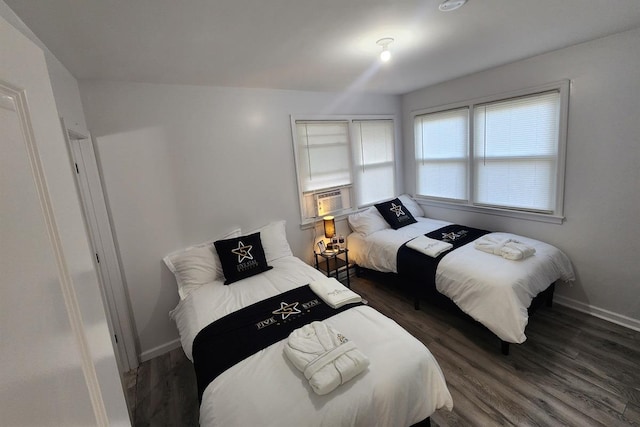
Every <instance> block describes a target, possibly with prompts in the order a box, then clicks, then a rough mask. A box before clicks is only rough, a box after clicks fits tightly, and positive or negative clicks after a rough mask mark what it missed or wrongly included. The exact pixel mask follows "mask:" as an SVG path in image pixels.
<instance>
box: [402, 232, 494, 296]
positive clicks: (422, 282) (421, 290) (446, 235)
mask: <svg viewBox="0 0 640 427" xmlns="http://www.w3.org/2000/svg"><path fill="white" fill-rule="evenodd" d="M487 233H490V231H487V230H481V229H478V228H472V227H466V226H463V225H458V224H451V225H447V226H446V227H442V228H439V229H437V230H435V231H432V232H430V233H427V234H425V236H427V237H430V238H432V239H436V240H442V241H444V242H448V243H451V244H452V245H453V248H452V249H450V250H448V251H446V252H444V253H442V254H440V255H439V256H437V257H436V258H432V257H430V256H428V255H425V254H423V253H421V252H418V251H416V250H414V249H411V248H409V247H407V244H406V243H405V244H404V245H402V246H401V247H400V249H398V255H397V269H398V275H400V276H401V277H405V278H407V279H409V281H410V285H411V288H412V291H413V294H414V296H415V297H416V298H419V297H422V296H424V295H428V294H429V293H433V292H434V291H436V269H437V268H438V263H439V262H440V260H441V259H442V258H444V257H445V256H446V255H447V254H448V253H450V252H451V251H453V250H455V249H457V248H459V247H460V246H463V245H466V244H467V243H470V242H473V241H474V240H476V239H477V238H479V237H481V236H484V235H485V234H487Z"/></svg>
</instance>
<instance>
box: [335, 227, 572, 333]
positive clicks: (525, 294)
mask: <svg viewBox="0 0 640 427" xmlns="http://www.w3.org/2000/svg"><path fill="white" fill-rule="evenodd" d="M416 220H417V222H416V223H415V224H411V225H408V226H406V227H403V228H400V229H398V230H393V229H384V230H379V231H376V232H374V233H371V234H370V235H368V236H362V235H361V234H358V233H351V234H350V235H349V236H348V238H347V244H348V248H349V258H350V259H351V260H353V262H355V263H356V264H358V265H359V266H360V267H364V268H369V269H372V270H376V271H382V272H391V273H397V259H396V256H397V252H398V249H399V248H400V246H402V245H403V244H404V243H406V242H407V241H408V240H410V239H412V238H414V237H417V236H420V235H424V234H426V233H429V232H431V231H434V230H437V229H439V228H441V227H444V226H446V225H449V224H451V223H449V222H445V221H440V220H434V219H430V218H423V217H419V218H416ZM490 235H491V236H495V237H499V238H511V239H514V240H518V241H520V242H523V243H525V244H527V245H529V246H532V247H534V248H535V250H536V253H535V255H534V256H531V257H529V258H526V259H524V260H520V261H512V260H507V259H504V258H502V257H500V256H497V255H493V254H488V253H485V252H482V251H479V250H477V249H475V247H474V245H473V243H469V244H467V245H464V246H462V247H460V248H458V249H456V250H454V251H451V252H449V253H448V254H447V255H445V256H444V257H443V258H442V260H441V261H440V263H439V264H438V268H437V270H436V276H435V283H436V288H437V290H438V291H439V292H440V293H442V294H444V295H446V296H447V297H449V298H450V299H451V300H453V302H455V303H456V305H457V306H458V307H460V309H461V310H462V311H464V312H465V313H467V314H468V315H470V316H471V317H473V318H474V319H475V320H477V321H478V322H480V323H482V324H483V325H484V326H486V327H487V328H488V329H489V330H491V331H492V332H493V333H494V334H496V335H497V336H498V337H499V338H500V339H502V340H503V341H506V342H510V343H522V342H524V341H525V340H526V339H527V337H526V335H525V328H526V326H527V323H528V319H529V315H528V308H529V306H530V305H531V301H532V300H533V298H534V297H535V296H536V295H538V294H539V293H540V292H542V291H544V290H545V289H546V288H547V287H549V285H551V284H552V283H554V282H556V281H557V280H562V281H565V282H569V281H573V280H575V275H574V272H573V267H572V266H571V262H570V260H569V258H568V257H567V256H566V255H565V254H564V253H563V252H562V251H560V250H559V249H558V248H556V247H554V246H552V245H549V244H547V243H543V242H540V241H538V240H534V239H529V238H527V237H524V236H519V235H515V234H511V233H491V234H490Z"/></svg>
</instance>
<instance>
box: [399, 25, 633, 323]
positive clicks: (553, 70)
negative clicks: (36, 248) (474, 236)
mask: <svg viewBox="0 0 640 427" xmlns="http://www.w3.org/2000/svg"><path fill="white" fill-rule="evenodd" d="M638 70H640V29H639V30H632V31H628V32H625V33H621V34H618V35H614V36H610V37H607V38H603V39H599V40H595V41H592V42H588V43H584V44H580V45H577V46H573V47H569V48H566V49H562V50H558V51H555V52H551V53H547V54H544V55H540V56H537V57H534V58H530V59H527V60H524V61H519V62H515V63H512V64H508V65H505V66H502V67H498V68H495V69H492V70H488V71H485V72H481V73H477V74H473V75H470V76H467V77H464V78H460V79H456V80H453V81H450V82H446V83H443V84H439V85H436V86H432V87H428V88H425V89H422V90H419V91H416V92H412V93H409V94H407V95H405V96H403V98H402V109H403V122H404V123H403V130H404V132H403V134H404V143H405V144H404V155H405V164H406V165H407V167H406V169H405V171H406V172H405V189H406V190H407V191H409V192H411V193H413V191H414V189H415V171H414V170H413V168H412V167H410V165H411V164H412V162H413V153H414V148H413V147H414V145H413V123H412V122H411V117H410V112H411V111H414V110H419V109H423V108H429V107H434V106H438V105H445V104H448V103H452V102H455V101H460V100H466V99H473V98H477V97H481V96H485V95H491V94H497V93H502V92H508V91H512V90H517V89H523V88H527V87H532V86H536V85H541V84H544V83H549V82H554V81H558V80H562V79H570V80H571V83H572V84H571V95H570V105H569V129H568V143H567V163H566V184H565V216H566V221H565V223H564V224H562V225H550V224H545V223H540V222H533V221H525V220H516V219H507V218H505V217H498V216H489V215H484V214H475V213H469V212H463V211H457V210H451V209H436V208H430V207H428V208H426V210H427V212H428V214H429V215H430V216H432V217H434V218H443V219H447V220H449V221H454V222H461V223H467V224H469V225H475V226H478V227H485V228H488V229H492V230H505V231H510V232H515V233H518V234H522V235H525V236H531V237H534V238H538V239H540V240H544V241H547V242H549V243H552V244H554V245H556V246H558V247H559V248H561V249H562V250H564V251H565V252H566V253H567V254H568V255H569V257H570V258H571V260H572V262H573V265H574V268H575V270H576V273H577V281H576V282H575V284H574V285H573V286H572V287H569V286H561V287H559V288H558V289H557V295H559V296H560V298H559V300H560V301H563V302H564V303H567V304H571V305H574V306H576V307H577V308H580V309H583V310H586V311H590V312H592V313H594V314H596V315H599V316H603V317H606V318H609V319H610V320H613V321H617V322H620V323H623V324H627V325H629V326H632V327H635V328H640V292H638V289H639V288H640V263H639V262H638V260H639V259H640V226H638V218H639V217H640V197H639V191H640V120H639V118H640V78H639V76H640V75H639V74H638ZM562 297H564V298H562Z"/></svg>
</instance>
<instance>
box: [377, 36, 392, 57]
mask: <svg viewBox="0 0 640 427" xmlns="http://www.w3.org/2000/svg"><path fill="white" fill-rule="evenodd" d="M391 43H393V39H392V38H391V37H385V38H383V39H380V40H378V41H377V42H376V44H377V45H378V46H380V47H382V52H380V60H381V61H382V62H387V61H388V60H390V59H391V52H389V45H390V44H391Z"/></svg>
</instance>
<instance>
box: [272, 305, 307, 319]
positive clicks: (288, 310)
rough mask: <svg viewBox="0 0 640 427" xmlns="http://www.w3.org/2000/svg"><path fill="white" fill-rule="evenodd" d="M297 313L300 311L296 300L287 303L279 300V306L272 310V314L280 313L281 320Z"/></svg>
mask: <svg viewBox="0 0 640 427" xmlns="http://www.w3.org/2000/svg"><path fill="white" fill-rule="evenodd" d="M299 313H302V312H301V311H300V310H298V303H297V302H292V303H291V304H287V303H286V302H281V303H280V308H279V309H277V310H275V311H272V314H280V315H281V316H282V320H284V319H286V318H287V317H289V316H291V315H292V314H299Z"/></svg>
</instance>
